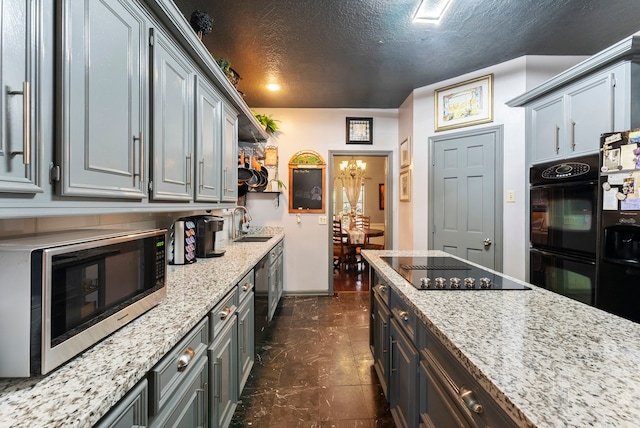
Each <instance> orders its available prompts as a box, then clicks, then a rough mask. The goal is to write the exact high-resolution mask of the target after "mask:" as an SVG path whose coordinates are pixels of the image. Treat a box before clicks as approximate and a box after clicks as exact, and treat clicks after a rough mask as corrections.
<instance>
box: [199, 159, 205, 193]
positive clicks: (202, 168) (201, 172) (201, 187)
mask: <svg viewBox="0 0 640 428" xmlns="http://www.w3.org/2000/svg"><path fill="white" fill-rule="evenodd" d="M202 189H204V159H202V160H201V161H200V190H202Z"/></svg>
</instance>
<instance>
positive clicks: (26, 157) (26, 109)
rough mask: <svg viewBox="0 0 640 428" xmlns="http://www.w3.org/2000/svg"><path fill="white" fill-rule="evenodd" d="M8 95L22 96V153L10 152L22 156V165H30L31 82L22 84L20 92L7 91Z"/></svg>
mask: <svg viewBox="0 0 640 428" xmlns="http://www.w3.org/2000/svg"><path fill="white" fill-rule="evenodd" d="M7 94H8V95H22V98H23V101H22V151H21V152H11V154H12V155H20V154H21V155H22V163H23V164H24V165H29V164H30V163H31V82H26V81H25V82H22V90H21V91H7Z"/></svg>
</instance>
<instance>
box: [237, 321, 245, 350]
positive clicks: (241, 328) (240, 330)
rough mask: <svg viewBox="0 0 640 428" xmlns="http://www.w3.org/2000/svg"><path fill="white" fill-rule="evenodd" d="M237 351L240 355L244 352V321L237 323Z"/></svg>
mask: <svg viewBox="0 0 640 428" xmlns="http://www.w3.org/2000/svg"><path fill="white" fill-rule="evenodd" d="M238 349H239V350H240V353H241V354H242V353H243V352H244V321H240V322H239V323H238Z"/></svg>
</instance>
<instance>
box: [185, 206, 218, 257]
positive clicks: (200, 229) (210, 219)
mask: <svg viewBox="0 0 640 428" xmlns="http://www.w3.org/2000/svg"><path fill="white" fill-rule="evenodd" d="M191 219H192V220H193V221H194V222H195V224H196V257H204V258H208V257H220V256H222V255H223V254H224V250H216V249H215V245H216V232H220V231H221V230H222V229H223V227H224V219H223V218H222V217H217V216H213V215H199V216H195V217H191Z"/></svg>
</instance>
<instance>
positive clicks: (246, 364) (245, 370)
mask: <svg viewBox="0 0 640 428" xmlns="http://www.w3.org/2000/svg"><path fill="white" fill-rule="evenodd" d="M254 283H255V282H254V276H253V270H252V271H251V272H249V273H248V274H247V276H246V277H245V278H244V279H243V280H242V281H240V283H239V284H238V293H239V294H240V298H239V300H240V306H239V307H238V396H240V394H242V390H243V389H244V386H245V384H246V383H247V379H249V374H250V373H251V369H252V368H253V363H254V361H255V337H254V335H255V333H254V326H255V296H254Z"/></svg>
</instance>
